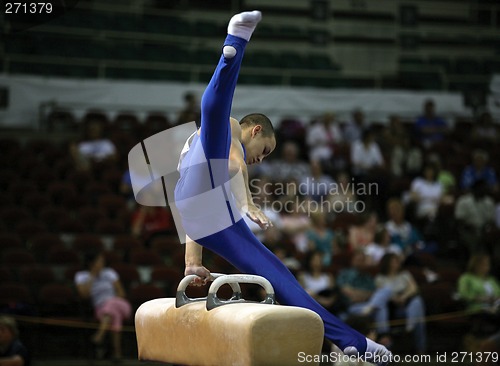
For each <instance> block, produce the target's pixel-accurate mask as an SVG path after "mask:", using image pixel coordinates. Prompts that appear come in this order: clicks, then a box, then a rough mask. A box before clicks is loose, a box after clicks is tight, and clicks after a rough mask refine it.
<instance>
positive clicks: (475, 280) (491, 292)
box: [458, 254, 500, 311]
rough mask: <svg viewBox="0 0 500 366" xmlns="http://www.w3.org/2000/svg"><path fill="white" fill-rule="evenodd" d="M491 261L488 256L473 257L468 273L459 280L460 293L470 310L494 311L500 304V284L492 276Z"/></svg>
mask: <svg viewBox="0 0 500 366" xmlns="http://www.w3.org/2000/svg"><path fill="white" fill-rule="evenodd" d="M490 269H491V261H490V257H489V256H488V255H486V254H477V255H473V256H472V257H471V258H470V260H469V264H468V268H467V272H466V273H464V274H463V275H461V276H460V278H459V279H458V293H459V294H460V297H461V298H462V299H463V300H465V301H466V302H467V309H469V310H484V311H492V310H493V309H494V308H495V306H496V307H498V304H499V302H500V284H499V282H498V280H497V279H496V278H494V277H493V276H491V275H490Z"/></svg>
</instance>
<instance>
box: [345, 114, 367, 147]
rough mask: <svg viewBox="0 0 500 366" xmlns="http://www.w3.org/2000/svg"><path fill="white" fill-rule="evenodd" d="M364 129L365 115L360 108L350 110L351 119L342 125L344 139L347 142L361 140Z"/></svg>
mask: <svg viewBox="0 0 500 366" xmlns="http://www.w3.org/2000/svg"><path fill="white" fill-rule="evenodd" d="M364 129H365V115H364V113H363V111H362V110H361V109H355V110H354V111H353V112H352V121H351V122H349V123H348V124H347V125H346V126H345V127H344V140H345V141H346V142H348V143H350V144H351V143H353V142H354V141H358V140H361V136H362V134H363V130H364Z"/></svg>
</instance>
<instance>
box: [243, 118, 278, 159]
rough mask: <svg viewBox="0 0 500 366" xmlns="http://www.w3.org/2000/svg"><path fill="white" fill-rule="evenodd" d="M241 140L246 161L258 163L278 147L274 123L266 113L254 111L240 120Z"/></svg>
mask: <svg viewBox="0 0 500 366" xmlns="http://www.w3.org/2000/svg"><path fill="white" fill-rule="evenodd" d="M240 126H241V142H242V143H243V145H244V146H245V151H246V163H247V164H248V165H252V164H258V163H260V162H262V160H264V158H266V157H267V156H268V155H269V154H271V153H272V152H273V151H274V149H275V148H276V137H275V136H274V128H273V124H272V123H271V121H270V120H269V118H267V117H266V116H265V115H263V114H260V113H252V114H249V115H247V116H245V117H243V118H242V119H241V121H240Z"/></svg>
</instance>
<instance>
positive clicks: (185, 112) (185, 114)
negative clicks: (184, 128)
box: [176, 92, 201, 127]
mask: <svg viewBox="0 0 500 366" xmlns="http://www.w3.org/2000/svg"><path fill="white" fill-rule="evenodd" d="M200 121H201V112H200V103H199V102H198V98H197V96H196V94H195V93H193V92H187V93H186V94H184V108H183V109H182V110H181V111H180V113H179V116H178V117H177V122H176V126H177V125H182V124H184V123H187V122H196V125H197V126H198V127H200Z"/></svg>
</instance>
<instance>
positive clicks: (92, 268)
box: [75, 253, 132, 360]
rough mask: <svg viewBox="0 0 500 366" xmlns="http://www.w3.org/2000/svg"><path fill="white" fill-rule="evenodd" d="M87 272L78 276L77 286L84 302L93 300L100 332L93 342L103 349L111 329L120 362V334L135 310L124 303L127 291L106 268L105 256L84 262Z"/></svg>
mask: <svg viewBox="0 0 500 366" xmlns="http://www.w3.org/2000/svg"><path fill="white" fill-rule="evenodd" d="M85 262H86V267H87V270H85V271H80V272H77V273H76V275H75V283H76V287H77V290H78V293H79V294H80V296H81V297H83V298H90V299H91V301H92V304H93V306H94V310H95V315H96V318H97V319H98V320H99V329H98V330H97V332H96V333H95V334H94V335H93V337H92V342H93V343H94V344H96V345H102V343H103V342H104V337H105V335H106V332H107V330H108V329H110V330H111V331H112V334H113V353H114V354H113V356H114V358H115V359H117V360H119V359H121V355H122V352H121V330H122V326H123V321H124V320H125V319H127V318H129V317H130V315H131V312H132V308H131V306H130V303H129V302H128V301H127V300H125V299H124V297H125V290H124V289H123V286H122V284H121V282H120V279H119V277H118V274H117V273H116V272H115V271H114V270H113V269H111V268H107V267H105V259H104V255H103V254H102V253H99V254H89V255H87V257H86V258H85Z"/></svg>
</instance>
